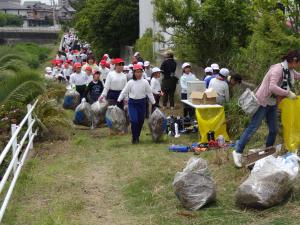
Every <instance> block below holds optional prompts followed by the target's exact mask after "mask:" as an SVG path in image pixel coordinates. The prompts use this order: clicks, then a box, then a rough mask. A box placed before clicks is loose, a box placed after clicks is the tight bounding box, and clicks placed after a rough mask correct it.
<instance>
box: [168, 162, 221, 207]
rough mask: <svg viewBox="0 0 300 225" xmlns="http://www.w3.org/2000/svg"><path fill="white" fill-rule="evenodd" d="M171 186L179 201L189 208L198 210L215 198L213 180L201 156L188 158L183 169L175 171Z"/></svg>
mask: <svg viewBox="0 0 300 225" xmlns="http://www.w3.org/2000/svg"><path fill="white" fill-rule="evenodd" d="M173 187H174V190H175V194H176V196H177V198H178V199H179V201H180V202H181V203H182V205H183V206H184V207H185V208H187V209H190V210H198V209H200V208H201V207H203V206H204V205H206V204H208V203H210V202H213V201H214V200H215V198H216V185H215V182H214V180H213V179H212V177H211V175H210V172H209V169H208V165H207V162H206V161H205V160H204V159H202V158H196V157H192V158H190V159H189V161H188V162H187V165H186V167H185V168H184V170H183V171H182V172H177V173H176V175H175V178H174V181H173Z"/></svg>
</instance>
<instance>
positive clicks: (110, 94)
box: [100, 58, 127, 108]
mask: <svg viewBox="0 0 300 225" xmlns="http://www.w3.org/2000/svg"><path fill="white" fill-rule="evenodd" d="M114 63H115V70H114V71H111V72H109V74H108V75H107V78H106V81H105V84H104V90H103V92H102V94H101V96H100V101H102V100H103V99H104V98H106V100H107V102H108V104H109V105H116V103H117V100H118V98H119V95H120V94H121V91H122V90H123V88H124V87H125V85H126V83H127V77H126V75H125V74H124V73H123V69H124V60H123V59H121V58H117V59H115V60H114ZM121 108H122V107H121Z"/></svg>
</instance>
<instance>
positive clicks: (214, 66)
mask: <svg viewBox="0 0 300 225" xmlns="http://www.w3.org/2000/svg"><path fill="white" fill-rule="evenodd" d="M210 67H211V68H212V69H213V70H219V69H220V67H219V65H218V64H217V63H213V64H211V66H210Z"/></svg>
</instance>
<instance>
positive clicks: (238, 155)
mask: <svg viewBox="0 0 300 225" xmlns="http://www.w3.org/2000/svg"><path fill="white" fill-rule="evenodd" d="M232 157H233V161H234V164H235V166H236V167H239V168H241V167H242V154H241V153H237V152H236V151H233V152H232Z"/></svg>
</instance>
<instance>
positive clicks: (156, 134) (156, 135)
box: [148, 108, 167, 142]
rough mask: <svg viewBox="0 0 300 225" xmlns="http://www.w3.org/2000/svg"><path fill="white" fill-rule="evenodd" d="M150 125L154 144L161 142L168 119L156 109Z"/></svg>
mask: <svg viewBox="0 0 300 225" xmlns="http://www.w3.org/2000/svg"><path fill="white" fill-rule="evenodd" d="M148 124H149V129H150V132H151V135H152V140H153V141H154V142H158V141H160V140H161V137H162V136H163V134H164V132H165V129H166V126H167V119H166V117H165V115H164V114H163V113H162V112H161V111H160V110H159V109H158V108H156V109H155V111H154V112H153V113H152V114H151V116H150V117H149V120H148Z"/></svg>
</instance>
